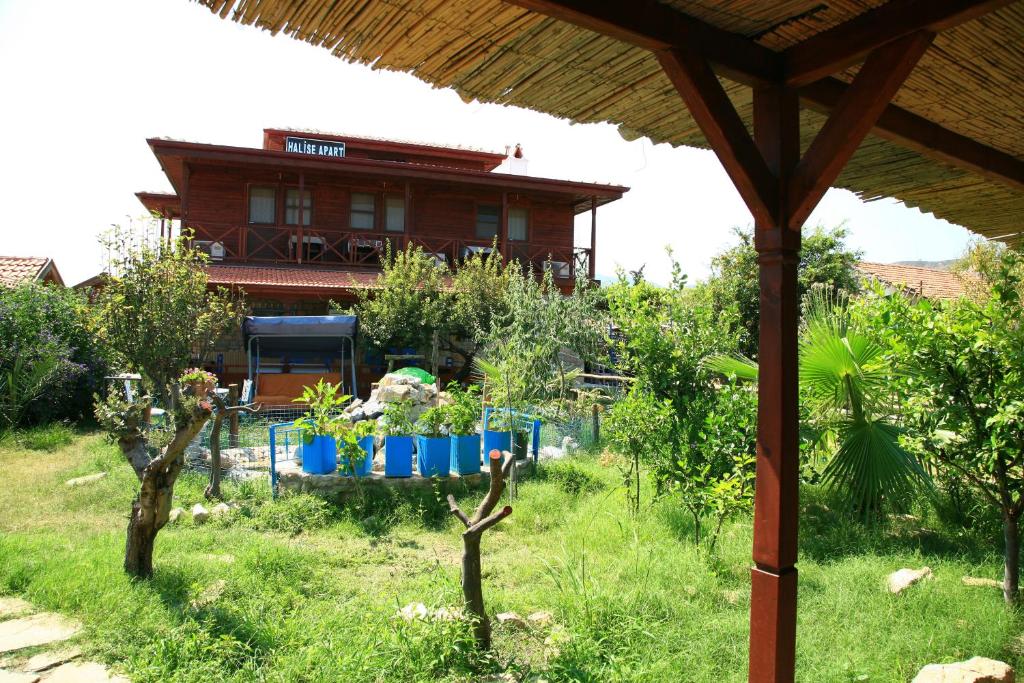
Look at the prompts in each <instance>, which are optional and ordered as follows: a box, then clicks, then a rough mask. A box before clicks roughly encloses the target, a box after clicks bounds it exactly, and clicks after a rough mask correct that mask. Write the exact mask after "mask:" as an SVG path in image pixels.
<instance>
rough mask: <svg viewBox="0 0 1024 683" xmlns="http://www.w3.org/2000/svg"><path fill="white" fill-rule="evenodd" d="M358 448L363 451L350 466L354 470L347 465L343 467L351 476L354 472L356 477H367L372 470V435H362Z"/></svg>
mask: <svg viewBox="0 0 1024 683" xmlns="http://www.w3.org/2000/svg"><path fill="white" fill-rule="evenodd" d="M359 448H360V449H361V450H362V451H363V457H362V459H361V460H360V461H359V462H358V463H357V464H356V465H355V467H353V468H351V469H353V470H355V471H354V472H351V471H350V469H349V468H348V467H346V468H345V474H346V475H349V476H351V475H352V474H354V475H355V476H357V477H368V476H370V473H371V472H372V471H373V437H372V436H364V437H363V438H361V439H359Z"/></svg>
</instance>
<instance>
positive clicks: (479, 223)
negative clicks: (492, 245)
mask: <svg viewBox="0 0 1024 683" xmlns="http://www.w3.org/2000/svg"><path fill="white" fill-rule="evenodd" d="M500 217H501V208H500V207H498V206H497V205H495V204H478V205H477V207H476V236H477V237H478V238H480V239H484V240H492V239H494V238H495V237H497V236H498V224H499V222H500Z"/></svg>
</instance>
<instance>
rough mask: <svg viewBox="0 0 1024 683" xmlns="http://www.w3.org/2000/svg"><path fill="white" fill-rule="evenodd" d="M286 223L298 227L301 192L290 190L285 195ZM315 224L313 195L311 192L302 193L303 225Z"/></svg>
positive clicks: (295, 189) (294, 189)
mask: <svg viewBox="0 0 1024 683" xmlns="http://www.w3.org/2000/svg"><path fill="white" fill-rule="evenodd" d="M284 222H285V223H286V224H288V225H296V224H298V222H299V190H298V189H297V188H289V189H288V191H287V192H286V193H285V202H284ZM312 223H313V193H312V192H311V191H310V190H304V191H303V192H302V224H303V225H312Z"/></svg>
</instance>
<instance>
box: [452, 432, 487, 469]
mask: <svg viewBox="0 0 1024 683" xmlns="http://www.w3.org/2000/svg"><path fill="white" fill-rule="evenodd" d="M449 451H450V456H449V467H450V468H451V471H453V472H455V473H456V474H477V473H478V472H480V435H479V434H467V435H466V436H452V437H451V445H450V448H449Z"/></svg>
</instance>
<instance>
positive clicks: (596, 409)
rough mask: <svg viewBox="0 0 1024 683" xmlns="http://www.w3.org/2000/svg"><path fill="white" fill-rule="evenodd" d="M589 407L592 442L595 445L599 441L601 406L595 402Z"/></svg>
mask: <svg viewBox="0 0 1024 683" xmlns="http://www.w3.org/2000/svg"><path fill="white" fill-rule="evenodd" d="M591 409H592V410H593V415H592V416H591V420H593V427H594V430H593V431H594V444H595V445H596V444H598V443H600V442H601V407H600V406H599V405H597V404H596V403H595V404H594V405H593V406H592V408H591Z"/></svg>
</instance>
